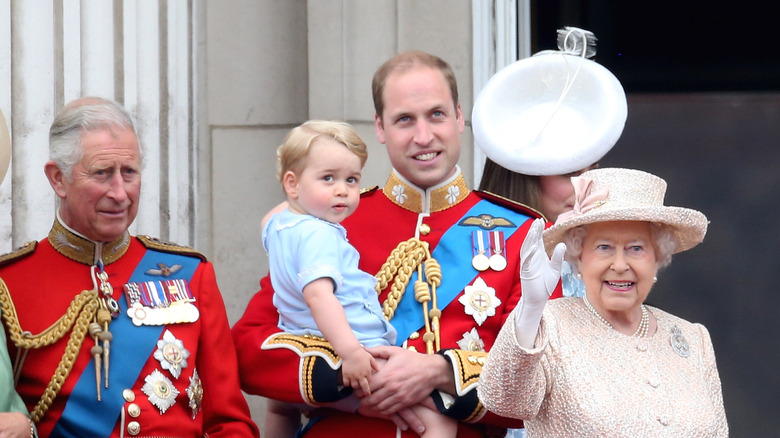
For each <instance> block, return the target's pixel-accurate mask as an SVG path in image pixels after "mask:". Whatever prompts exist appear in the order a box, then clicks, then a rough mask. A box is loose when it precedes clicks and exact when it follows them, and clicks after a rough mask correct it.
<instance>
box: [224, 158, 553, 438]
mask: <svg viewBox="0 0 780 438" xmlns="http://www.w3.org/2000/svg"><path fill="white" fill-rule="evenodd" d="M486 196H487V195H484V194H479V193H474V192H471V191H469V190H468V188H467V186H466V184H465V180H464V179H463V177H462V176H461V175H460V174H458V175H456V176H455V177H453V178H452V179H451V180H450V181H448V182H447V183H445V184H442V185H440V186H437V187H433V188H431V189H429V190H427V191H422V190H420V189H417V188H415V187H413V186H412V185H411V184H410V183H409V182H408V181H405V180H403V179H402V178H401V177H400V176H398V175H397V174H395V173H393V174H392V175H391V176H390V179H389V180H388V182H387V184H386V185H385V187H384V188H383V189H381V190H373V191H370V192H368V193H365V194H364V195H363V196H362V197H361V200H360V206H359V207H358V209H357V210H356V211H355V213H354V214H352V215H351V216H350V217H349V218H347V219H346V220H345V221H344V222H343V225H344V227H345V228H346V229H347V233H348V234H347V238H348V239H349V241H350V243H351V244H353V245H354V246H355V247H356V248H357V250H358V252H359V253H360V268H361V269H362V270H364V271H366V272H371V273H377V272H378V271H379V270H380V268H381V267H382V265H383V264H384V263H385V261H386V260H387V258H388V256H389V255H390V253H391V251H392V250H393V249H394V248H396V246H397V245H398V244H399V243H401V242H404V241H406V240H407V239H409V238H411V237H415V236H418V237H419V239H420V240H422V241H424V242H427V243H428V244H429V246H430V250H431V252H434V251H435V249H436V248H437V245H438V244H439V243H440V239H442V236H443V235H444V234H445V232H447V231H449V230H451V229H453V228H455V227H463V228H462V230H465V231H466V232H467V233H470V232H471V231H478V230H484V231H488V230H491V229H493V228H494V227H495V225H496V224H499V223H502V219H505V218H504V217H502V216H501V215H499V216H497V217H493V216H489V217H484V215H482V214H480V213H482V212H481V211H480V207H479V206H482V208H486V207H487V206H489V207H490V208H491V209H496V208H498V209H499V211H501V209H502V208H503V209H504V212H510V210H509V209H506V208H504V207H498V206H497V205H496V204H495V203H494V202H491V201H488V200H486V199H485V197H486ZM494 200H495V199H494ZM480 202H483V204H479V205H478V203H480ZM486 204H489V205H487V206H486ZM506 205H507V206H509V207H510V209H514V210H515V211H514V212H512V213H513V214H516V213H517V211H520V212H521V213H523V214H522V215H520V217H521V218H522V219H521V220H520V221H519V223H515V224H512V225H511V227H510V228H511V229H508V228H506V227H505V228H503V229H505V230H508V231H507V233H506V234H511V232H512V231H515V230H517V232H514V234H511V237H509V238H507V239H506V243H505V245H506V247H505V250H504V254H505V255H506V258H507V265H506V268H505V269H503V270H501V271H497V270H492V269H488V270H485V271H482V272H480V271H477V270H476V269H474V268H473V267H472V266H471V259H472V256H473V253H472V245H471V238H469V237H467V238H464V239H460V240H459V241H457V242H455V250H453V251H449V252H447V253H446V254H443V255H439V256H438V257H439V262H440V263H441V264H442V281H441V283H442V287H444V285H445V283H446V282H447V281H448V279H450V282H452V281H455V280H453V278H456V277H457V275H456V274H462V275H461V278H466V281H465V282H463V283H462V284H457V285H455V290H456V291H457V292H456V293H457V297H456V298H455V299H453V300H452V301H450V302H449V304H446V306H445V304H441V305H440V307H441V308H442V313H441V350H442V351H444V354H445V357H446V358H447V359H448V360H449V361H450V363H452V366H453V373H454V376H455V382H456V387H457V390H458V394H457V396H456V398H455V402H454V403H453V404H450V403H444V402H443V400H442V399H440V398H438V397H434V400H435V401H437V405H438V406H439V409H440V410H441V411H443V412H445V413H447V415H450V416H452V417H455V418H457V419H459V420H461V421H462V423H461V427H460V428H459V433H458V436H459V437H467V436H485V435H484V434H485V427H484V425H477V424H467V423H477V422H480V423H490V424H494V425H502V426H515V427H517V426H519V424H518V422H512V421H511V420H506V419H502V418H499V417H497V416H494V415H492V414H490V413H487V415H486V411H485V410H484V408H483V407H482V406H481V404H480V403H479V401H478V399H477V397H476V384H477V382H478V380H479V372H480V370H481V367H482V364H483V363H484V357H485V354H486V353H485V351H487V350H489V349H490V347H491V346H492V345H493V342H494V340H495V338H496V336H497V334H498V332H499V329H500V328H501V326H502V324H503V323H504V320H505V318H506V316H507V315H508V314H509V312H511V311H512V309H514V307H515V305H516V304H517V300H518V299H519V298H520V295H521V291H520V281H519V266H520V265H519V262H520V261H519V257H518V255H519V251H520V245H521V244H522V241H523V239H524V237H525V234H526V232H527V230H528V228H529V227H530V224H531V222H532V221H531V220H530V219H531V218H535V217H539V215H538V213H536V212H534V211H532V210H530V209H527V208H526V209H523V208H522V207H521V206H518V205H517V204H514V205H511V203H509V202H506ZM475 208H476V210H475ZM491 211H495V210H491ZM455 259H458V260H459V261H464V260H463V259H465V263H461V265H460V266H464V264H465V265H466V266H467V269H466V271H467V272H465V273H455V272H452V270H451V269H450V270H449V271H448V268H447V266H449V265H448V262H452V261H453V260H455ZM260 284H261V290H260V291H259V292H258V293H257V294H256V295H255V296H254V297H253V298H252V300H251V301H250V303H249V305H248V307H247V309H246V311H245V313H244V315H243V317H242V318H241V320H239V321H238V322H237V323H236V325H235V326H234V327H233V330H232V331H233V338H234V342H235V344H236V346H237V350H238V357H239V367H240V370H241V373H240V374H241V383H242V387H243V389H244V390H245V391H247V392H249V393H253V394H259V395H262V396H265V397H269V398H276V399H280V400H284V401H287V402H292V403H306V404H309V405H312V406H318V405H322V404H324V403H327V402H332V401H334V400H337V399H338V398H339V397H340V395H339V390H338V388H337V387H336V374H335V372H334V371H333V370H332V369H331V367H329V366H328V365H326V361H325V360H321V358H323V357H327V356H328V355H331V354H332V350H330V349H329V348H328V346H327V344H325V343H324V342H317V341H315V340H302V339H295V338H290V337H287V336H285V337H282V338H275V339H276V340H275V341H273V342H270V341H269V342H266V340H267V339H268V338H269V336H271V335H274V334H276V333H278V332H279V329H278V328H277V322H278V315H277V313H276V311H275V309H274V307H273V303H272V295H273V291H272V289H271V284H270V280H269V279H268V277H266V278H264V279H263V280H261V282H260ZM450 286H452V284H450ZM469 286H470V287H469ZM475 288H476V289H478V290H488V291H491V290H492V292H489V293H488V294H487V295H470V296H469V297H467V298H469V299H463V296H464V295H465V294H466V293H467V292H469V293H471V292H473V291H474V290H475ZM388 289H389V288H386V289H384V290H383V291H382V292H381V293H380V295H379V300H380V302H384V300H385V299H386V298H387V294H388ZM412 295H413V294H412V293H410V292H407V293H406V294H405V295H404V296H403V298H402V300H413V299H414V298H413V296H412ZM555 295H556V296H560V288H559V289H558V290H557V291H556V293H555ZM474 297H478V299H477V300H479V299H482V298H486V299H487V301H492V302H493V303H494V304H493V306H495V303H496V302H497V300H500V304H498V305H497V306H495V307H494V308H493V312H494V313H493V312H490V311H488V312H486V313H483V314H482V315H481V317H482V318H481V319H483V321H481V324H480V321H478V316H475V315H473V314H474V313H479V312H477V311H475V310H476V307H478V304H472V303H473V302H474ZM480 297H481V298H480ZM496 299H497V300H496ZM470 313H471V314H470ZM398 317H399V316H398V314H396V316H395V317H394V318H393V319H391V322H393V325H396V318H398ZM417 327H418V330H416V331H413V332H412V333H410V334H409V336H408V338H407V337H405V338H404V339H406V342H404V344H403V345H404V347H406V348H410V349H415V350H416V351H419V352H425V351H426V346H425V343H424V342H423V336H422V334H423V333H424V331H423V330H419V329H420V328H422V325H419V326H417ZM400 336H401V332H400V331H399V337H400ZM400 341H403V339H400V340H399V342H400ZM264 343H265V346H264ZM280 345H282V346H285V347H286V348H279V347H280ZM331 359H332V358H331ZM464 422H465V423H464ZM368 432H370V434H369V435H366V433H368ZM352 433H354V434H356V436H359V435H357V434H363V436H372V437H385V436H387V437H395V436H396V428H395V426H394V425H393V424H392V423H391V422H389V421H385V420H380V419H375V418H366V417H361V416H359V415H356V414H349V413H332V414H330V415H327V416H325V417H324V418H321V419H319V421H318V422H317V423H316V424H315V425H314V426H313V427H312V428H311V429H310V430H309V432H307V434H306V436H307V437H310V436H312V437H320V436H334V437H335V436H351V434H352ZM402 436H404V437H406V436H409V437H413V436H417V435H416V434H414V433H411V432H407V433H404V434H403V435H402Z"/></svg>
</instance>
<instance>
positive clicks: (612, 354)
mask: <svg viewBox="0 0 780 438" xmlns="http://www.w3.org/2000/svg"><path fill="white" fill-rule="evenodd" d="M572 183H573V184H574V187H575V196H576V198H577V199H576V204H575V206H574V210H573V211H571V212H569V213H565V214H563V215H561V216H559V218H558V220H557V221H556V223H555V224H554V225H553V226H552V227H550V228H549V229H547V230H545V231H544V232H543V231H542V230H543V228H544V227H543V224H542V223H541V222H539V223H535V224H534V225H533V226H532V229H531V231H530V232H529V233H528V236H527V237H526V240H525V242H524V243H523V246H522V248H521V258H522V259H523V260H524V261H523V265H522V267H521V272H520V277H521V280H522V286H523V298H522V299H521V301H520V302H519V303H518V306H517V308H516V309H515V310H514V313H515V314H514V316H510V318H508V319H507V323H506V324H505V325H504V327H503V329H502V331H501V334H500V335H499V337H498V339H497V340H496V343H495V345H494V346H493V348H492V349H491V351H490V354H489V356H488V359H487V363H486V364H485V367H484V369H483V371H482V377H481V380H480V386H479V398H480V400H481V401H482V403H483V404H484V405H485V407H486V408H487V409H488V410H490V411H493V412H495V413H498V414H499V415H504V416H508V417H515V418H521V419H524V420H526V422H525V424H526V428H527V434H528V437H529V438H531V437H605V436H609V437H637V436H668V437H683V436H684V437H726V436H728V424H727V422H726V414H725V410H724V408H723V395H722V392H721V384H720V377H719V376H718V369H717V367H716V364H715V353H714V351H713V347H712V342H711V340H710V336H709V332H708V331H707V329H706V328H705V327H704V326H703V325H701V324H694V323H690V322H688V321H686V320H683V319H681V318H678V317H676V316H674V315H671V314H669V313H667V312H664V311H662V310H660V309H657V308H653V307H650V306H647V305H645V304H644V301H645V299H646V298H647V296H648V294H649V293H650V290H651V289H652V287H653V284H654V283H655V282H656V274H657V273H658V270H659V269H660V268H662V267H664V266H666V265H667V264H669V262H670V261H671V257H672V254H674V253H678V252H681V251H685V250H687V249H690V248H692V247H694V246H695V245H697V244H698V243H699V242H701V241H702V239H703V238H704V235H705V233H706V231H707V218H706V217H705V216H704V215H703V214H702V213H700V212H698V211H695V210H690V209H686V208H679V207H667V206H664V205H663V198H664V194H665V191H666V182H665V181H664V180H662V179H661V178H658V177H656V176H654V175H651V174H649V173H645V172H641V171H636V170H628V169H597V170H591V171H588V172H585V173H583V174H582V175H581V176H580V177H575V178H572ZM542 239H544V243H543V242H542ZM560 242H565V244H566V245H563V244H561V243H560ZM545 247H546V248H547V250H548V251H551V252H552V260H550V259H548V258H547V255H546V254H545V252H544V248H545ZM564 251H565V256H566V259H567V261H569V262H570V263H571V264H572V266H573V267H574V268H576V269H577V270H578V272H579V273H578V274H577V275H578V276H580V275H581V276H582V280H583V281H584V283H585V289H586V293H585V297H583V298H560V299H557V300H552V301H549V302H547V298H548V296H549V294H550V292H551V291H552V290H553V288H554V287H555V285H556V283H557V282H558V279H559V276H560V265H561V262H562V259H563V257H564Z"/></svg>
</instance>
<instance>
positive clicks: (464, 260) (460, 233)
mask: <svg viewBox="0 0 780 438" xmlns="http://www.w3.org/2000/svg"><path fill="white" fill-rule="evenodd" d="M483 214H489V215H491V216H493V217H494V218H504V219H507V220H509V221H510V222H512V223H513V224H514V226H505V227H501V226H497V227H496V228H494V230H499V231H503V232H504V234H505V236H506V240H508V239H509V237H510V236H511V235H513V234H514V233H515V231H517V230H518V229H519V228H520V226H522V225H523V223H525V221H527V220H528V219H530V217H529V216H527V215H525V214H523V213H518V212H516V211H512V210H510V209H508V208H505V207H502V206H500V205H496V204H493V203H492V202H490V201H486V200H484V199H483V200H481V201H479V202H477V203H476V204H475V205H474V206H473V207H471V209H470V210H469V211H467V212H466V214H465V215H464V216H463V217H462V218H460V219H458V220H457V221H455V225H453V226H452V227H450V229H449V230H447V231H446V232H445V233H444V235H443V236H442V237H441V240H439V243H438V244H437V245H436V248H435V249H434V250H433V252H432V253H431V256H432V257H433V258H435V259H436V260H437V261H438V262H439V264H440V265H441V271H442V272H444V273H446V274H445V275H443V276H442V280H441V285H440V286H439V287H437V288H436V293H437V294H438V306H439V309H444V308H446V307H447V305H448V304H449V303H450V302H452V300H454V299H455V298H456V297H457V296H458V295H460V293H461V292H462V291H463V288H464V287H465V286H467V285H469V284H471V283H472V282H473V281H474V278H475V276H476V274H478V271H477V270H476V269H474V267H473V266H471V254H470V253H471V251H468V250H465V248H467V247H466V245H468V244H467V243H466V244H465V245H464V242H471V239H472V237H471V232H472V231H473V230H474V228H473V227H470V226H461V225H458V224H459V223H460V222H461V221H462V220H463V219H465V218H467V217H477V216H480V215H483ZM491 231H492V230H491ZM514 275H520V274H518V273H516V274H514ZM416 280H417V271H415V272H414V274H413V275H412V278H411V280H410V281H409V285H408V286H407V287H406V292H404V296H403V298H402V299H401V302H400V303H398V307H397V308H396V310H395V316H394V317H393V320H392V321H390V322H391V323H392V324H393V327H395V329H396V331H397V332H398V337H397V338H396V339H397V341H396V343H398V345H400V344H402V343H403V342H404V341H405V340H406V339H407V338H409V335H410V334H412V333H413V332H415V331H417V330H419V329H420V328H421V327H423V326H424V325H425V320H424V316H423V312H422V306H421V305H420V303H418V302H417V300H415V299H414V282H415V281H416Z"/></svg>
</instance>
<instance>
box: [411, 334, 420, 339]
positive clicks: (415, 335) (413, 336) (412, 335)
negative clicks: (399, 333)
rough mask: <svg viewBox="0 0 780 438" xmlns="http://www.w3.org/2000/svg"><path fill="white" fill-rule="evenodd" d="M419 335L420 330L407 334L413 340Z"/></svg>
mask: <svg viewBox="0 0 780 438" xmlns="http://www.w3.org/2000/svg"><path fill="white" fill-rule="evenodd" d="M419 337H420V332H412V334H410V335H409V339H411V340H415V339H417V338H419Z"/></svg>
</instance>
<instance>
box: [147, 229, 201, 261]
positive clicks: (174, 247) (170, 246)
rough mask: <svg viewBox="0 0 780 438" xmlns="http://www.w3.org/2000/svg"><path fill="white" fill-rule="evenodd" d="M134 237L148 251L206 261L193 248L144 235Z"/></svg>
mask: <svg viewBox="0 0 780 438" xmlns="http://www.w3.org/2000/svg"><path fill="white" fill-rule="evenodd" d="M135 237H136V238H137V239H138V240H139V241H140V242H141V243H142V244H143V245H144V246H145V247H146V248H148V249H153V250H156V251H161V252H168V253H172V254H180V255H186V256H192V257H197V258H199V259H201V260H203V261H204V262H205V261H208V260H206V256H205V255H204V254H203V253H202V252H200V251H198V250H196V249H195V248H191V247H189V246H182V245H179V244H176V243H172V242H164V241H162V240H160V239H156V238H154V237H150V236H146V235H140V236H135Z"/></svg>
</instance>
